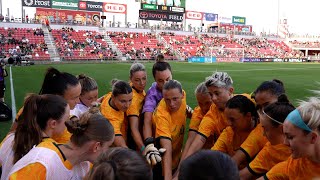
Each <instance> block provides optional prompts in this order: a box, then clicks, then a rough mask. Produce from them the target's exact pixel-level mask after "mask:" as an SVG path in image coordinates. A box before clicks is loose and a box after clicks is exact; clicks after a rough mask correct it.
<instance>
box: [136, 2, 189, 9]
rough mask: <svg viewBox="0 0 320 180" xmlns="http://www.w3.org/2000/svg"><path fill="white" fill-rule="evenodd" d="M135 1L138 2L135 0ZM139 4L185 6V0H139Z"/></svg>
mask: <svg viewBox="0 0 320 180" xmlns="http://www.w3.org/2000/svg"><path fill="white" fill-rule="evenodd" d="M136 2H138V1H137V0H136ZM139 2H141V4H153V5H165V6H170V7H181V8H185V7H186V0H139Z"/></svg>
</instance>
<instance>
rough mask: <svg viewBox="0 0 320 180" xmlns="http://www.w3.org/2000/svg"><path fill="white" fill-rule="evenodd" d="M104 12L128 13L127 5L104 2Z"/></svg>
mask: <svg viewBox="0 0 320 180" xmlns="http://www.w3.org/2000/svg"><path fill="white" fill-rule="evenodd" d="M103 12H110V13H120V14H126V13H127V5H126V4H116V3H106V2H105V3H103Z"/></svg>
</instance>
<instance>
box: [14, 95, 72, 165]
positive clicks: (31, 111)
mask: <svg viewBox="0 0 320 180" xmlns="http://www.w3.org/2000/svg"><path fill="white" fill-rule="evenodd" d="M66 107H67V102H66V101H65V100H64V99H63V98H62V97H60V96H56V95H49V94H47V95H36V94H31V95H29V96H28V97H27V98H26V100H25V103H24V108H23V112H22V117H23V118H24V119H23V120H21V121H18V126H17V129H16V131H15V137H14V144H13V151H14V159H13V163H16V162H17V161H18V160H19V159H21V158H22V157H23V156H24V155H25V154H27V153H28V152H29V151H30V150H31V149H32V147H33V146H36V145H38V144H39V143H40V142H41V141H42V138H43V136H42V132H43V131H44V130H45V129H46V128H47V122H48V121H49V120H50V119H54V120H57V121H59V120H60V119H61V118H62V116H63V115H64V114H65V113H66Z"/></svg>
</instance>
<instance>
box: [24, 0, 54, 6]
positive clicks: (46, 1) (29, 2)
mask: <svg viewBox="0 0 320 180" xmlns="http://www.w3.org/2000/svg"><path fill="white" fill-rule="evenodd" d="M22 6H27V7H43V8H51V0H22Z"/></svg>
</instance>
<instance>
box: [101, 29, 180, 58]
mask: <svg viewBox="0 0 320 180" xmlns="http://www.w3.org/2000/svg"><path fill="white" fill-rule="evenodd" d="M107 35H108V36H110V37H111V39H112V40H113V42H114V43H115V45H116V46H117V47H118V48H119V49H120V51H121V52H122V53H123V54H124V55H125V56H126V58H127V59H128V60H134V59H141V60H144V59H155V57H156V56H157V54H159V53H161V54H164V56H165V57H166V59H173V58H174V55H173V52H172V50H171V49H170V48H168V47H165V46H164V45H163V43H160V42H158V40H157V39H156V35H155V34H154V33H133V32H108V33H107Z"/></svg>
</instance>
